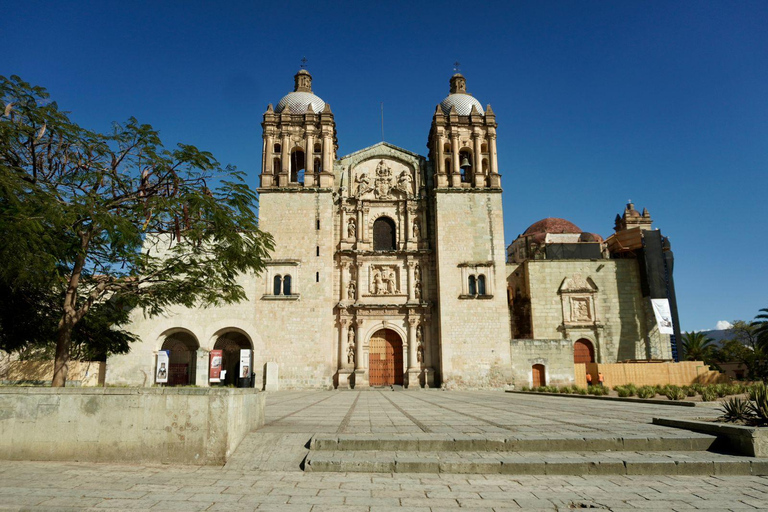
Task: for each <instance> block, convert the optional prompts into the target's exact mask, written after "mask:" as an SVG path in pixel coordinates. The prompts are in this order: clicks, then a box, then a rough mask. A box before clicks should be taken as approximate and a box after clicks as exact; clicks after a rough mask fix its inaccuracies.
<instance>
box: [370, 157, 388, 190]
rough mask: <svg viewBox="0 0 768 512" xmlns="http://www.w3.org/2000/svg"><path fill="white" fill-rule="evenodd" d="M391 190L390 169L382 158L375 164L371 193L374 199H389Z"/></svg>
mask: <svg viewBox="0 0 768 512" xmlns="http://www.w3.org/2000/svg"><path fill="white" fill-rule="evenodd" d="M391 190H392V169H390V167H389V166H388V165H387V164H385V163H384V160H381V161H379V165H377V166H376V183H375V185H374V190H373V194H374V195H375V196H376V199H389V198H390V196H389V192H390V191H391Z"/></svg>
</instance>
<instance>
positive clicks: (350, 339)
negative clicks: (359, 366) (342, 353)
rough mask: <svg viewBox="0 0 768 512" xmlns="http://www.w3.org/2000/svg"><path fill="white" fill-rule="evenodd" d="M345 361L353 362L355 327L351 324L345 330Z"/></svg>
mask: <svg viewBox="0 0 768 512" xmlns="http://www.w3.org/2000/svg"><path fill="white" fill-rule="evenodd" d="M347 363H349V364H355V328H354V327H352V326H351V325H350V326H349V331H347Z"/></svg>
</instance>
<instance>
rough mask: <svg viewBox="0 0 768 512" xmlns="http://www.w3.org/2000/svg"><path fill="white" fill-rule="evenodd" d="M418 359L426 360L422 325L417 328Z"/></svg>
mask: <svg viewBox="0 0 768 512" xmlns="http://www.w3.org/2000/svg"><path fill="white" fill-rule="evenodd" d="M416 343H417V346H416V361H417V362H419V363H423V362H424V331H423V329H422V328H421V326H418V327H417V328H416Z"/></svg>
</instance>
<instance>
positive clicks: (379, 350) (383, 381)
mask: <svg viewBox="0 0 768 512" xmlns="http://www.w3.org/2000/svg"><path fill="white" fill-rule="evenodd" d="M368 372H369V373H368V375H369V379H368V381H369V383H370V385H371V386H391V385H400V386H402V385H403V341H402V340H401V339H400V336H399V335H398V334H397V333H396V332H395V331H392V330H390V329H381V330H379V331H376V332H375V333H374V334H373V336H371V341H370V344H369V351H368Z"/></svg>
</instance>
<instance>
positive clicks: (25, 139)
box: [0, 76, 273, 386]
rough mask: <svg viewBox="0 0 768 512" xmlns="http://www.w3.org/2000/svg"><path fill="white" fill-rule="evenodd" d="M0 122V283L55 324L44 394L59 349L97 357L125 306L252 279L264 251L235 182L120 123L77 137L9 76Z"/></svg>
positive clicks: (57, 374)
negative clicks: (81, 347)
mask: <svg viewBox="0 0 768 512" xmlns="http://www.w3.org/2000/svg"><path fill="white" fill-rule="evenodd" d="M0 113H1V114H2V118H0V234H1V235H2V236H3V241H4V242H7V243H4V244H0V246H1V247H0V282H2V283H4V286H7V287H8V288H9V289H11V290H13V291H15V292H23V291H24V290H34V291H36V293H37V295H36V297H35V298H33V299H32V300H31V303H30V304H27V307H29V308H32V309H33V310H35V311H37V312H38V314H39V317H41V318H44V317H45V315H48V316H49V317H50V318H52V319H53V320H55V323H56V340H55V351H54V352H55V364H54V376H53V386H63V385H64V384H65V382H66V378H67V371H68V361H69V358H70V356H71V355H72V352H73V350H72V348H73V339H74V340H77V339H78V336H80V339H82V340H83V343H85V346H86V347H88V350H98V347H95V346H94V343H95V339H94V335H95V334H97V333H103V328H104V327H105V325H108V326H111V325H113V323H114V322H117V323H119V322H120V321H121V318H123V317H121V316H120V315H121V314H123V313H125V312H126V310H127V309H129V308H130V307H133V306H136V307H140V308H142V309H143V310H144V311H145V313H146V314H149V315H156V314H159V313H161V312H163V311H164V310H166V309H167V308H168V307H169V306H171V305H175V304H179V305H183V306H187V307H193V306H208V305H215V304H220V303H231V302H237V301H240V300H243V299H244V298H245V292H244V290H243V288H242V287H241V286H240V285H239V284H238V281H237V279H238V275H240V274H243V273H248V272H256V273H258V272H260V271H262V270H263V268H264V259H265V258H266V257H267V255H268V253H269V251H270V250H271V249H272V247H273V243H272V238H271V237H270V236H269V235H268V234H266V233H264V232H262V231H260V230H259V228H258V221H257V218H256V215H255V204H256V195H255V193H254V191H253V190H251V189H250V188H249V187H248V186H247V185H246V184H245V182H244V176H243V174H242V173H240V172H238V171H236V170H235V169H234V168H233V167H230V166H227V167H224V166H222V165H221V164H219V162H217V161H216V159H215V158H214V157H213V156H212V155H211V154H210V153H208V152H204V151H200V150H198V149H197V148H195V147H194V146H189V145H184V144H179V145H178V146H177V147H175V148H167V147H165V146H164V145H163V143H162V142H161V140H160V137H159V135H158V132H157V131H155V130H154V129H153V128H152V127H151V126H149V125H147V124H140V123H139V122H138V121H137V120H136V119H134V118H131V119H129V120H128V121H127V122H126V123H123V124H115V125H114V127H113V130H112V131H111V132H110V133H107V134H101V133H97V132H94V131H90V130H87V129H85V128H82V127H80V126H78V125H77V124H75V123H74V122H72V121H71V120H70V118H69V116H68V114H67V113H66V112H63V111H61V110H59V108H58V105H57V104H56V103H55V102H51V101H49V95H48V93H47V92H46V91H45V89H43V88H41V87H36V86H31V85H30V84H28V83H26V82H24V81H22V80H21V79H20V78H19V77H17V76H12V77H10V78H5V77H0ZM44 305H45V306H46V307H48V308H49V309H47V310H46V311H45V312H43V313H41V312H40V309H39V308H40V307H42V306H44ZM42 331H43V332H44V329H43V330H42ZM78 333H79V334H78ZM35 334H38V335H39V334H40V333H35ZM112 341H113V342H114V341H117V342H118V345H119V344H120V342H121V340H112ZM122 341H125V342H128V341H130V340H129V339H127V338H123V339H122ZM126 349H127V346H126Z"/></svg>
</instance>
